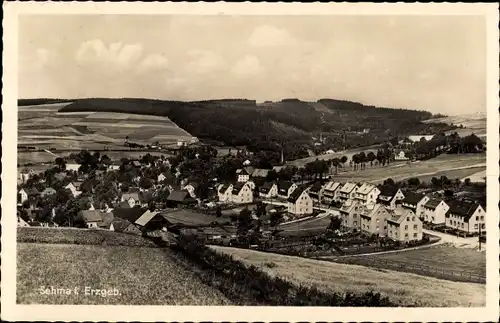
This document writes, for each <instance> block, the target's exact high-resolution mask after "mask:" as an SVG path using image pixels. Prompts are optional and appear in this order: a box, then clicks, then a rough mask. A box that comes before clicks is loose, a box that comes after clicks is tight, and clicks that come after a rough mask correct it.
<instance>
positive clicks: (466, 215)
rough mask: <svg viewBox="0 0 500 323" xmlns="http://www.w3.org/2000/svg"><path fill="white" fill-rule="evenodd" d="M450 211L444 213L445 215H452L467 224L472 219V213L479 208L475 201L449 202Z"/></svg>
mask: <svg viewBox="0 0 500 323" xmlns="http://www.w3.org/2000/svg"><path fill="white" fill-rule="evenodd" d="M448 205H449V206H450V209H449V210H448V212H446V215H447V216H449V215H450V214H454V215H457V216H460V217H462V218H463V219H464V221H465V222H468V221H469V219H470V218H471V217H472V215H473V214H474V212H476V210H477V208H478V207H479V206H480V205H479V203H477V202H475V201H466V200H462V201H457V200H451V201H449V202H448Z"/></svg>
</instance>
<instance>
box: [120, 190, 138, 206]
mask: <svg viewBox="0 0 500 323" xmlns="http://www.w3.org/2000/svg"><path fill="white" fill-rule="evenodd" d="M121 202H127V203H128V205H130V207H134V206H136V205H140V199H139V193H138V192H126V193H122V198H121Z"/></svg>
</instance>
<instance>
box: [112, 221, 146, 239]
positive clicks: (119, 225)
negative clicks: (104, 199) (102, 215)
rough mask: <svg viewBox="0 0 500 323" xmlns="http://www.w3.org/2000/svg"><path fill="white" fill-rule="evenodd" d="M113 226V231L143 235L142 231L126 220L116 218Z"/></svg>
mask: <svg viewBox="0 0 500 323" xmlns="http://www.w3.org/2000/svg"><path fill="white" fill-rule="evenodd" d="M111 224H112V225H113V229H114V231H115V232H122V233H129V234H136V235H142V232H141V230H139V228H138V227H137V226H135V225H134V224H133V223H131V222H130V221H127V220H125V219H122V218H114V219H113V221H112V222H111Z"/></svg>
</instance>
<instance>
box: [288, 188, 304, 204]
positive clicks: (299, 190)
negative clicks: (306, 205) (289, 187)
mask: <svg viewBox="0 0 500 323" xmlns="http://www.w3.org/2000/svg"><path fill="white" fill-rule="evenodd" d="M305 189H306V188H305V187H304V186H302V187H298V188H296V189H295V190H294V191H293V192H292V194H290V197H289V198H288V202H290V203H295V202H297V200H298V199H299V197H300V196H301V195H302V193H303V192H304V191H305Z"/></svg>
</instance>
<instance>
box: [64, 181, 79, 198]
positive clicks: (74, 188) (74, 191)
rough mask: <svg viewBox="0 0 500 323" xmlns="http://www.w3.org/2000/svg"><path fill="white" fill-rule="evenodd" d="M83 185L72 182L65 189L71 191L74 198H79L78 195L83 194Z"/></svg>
mask: <svg viewBox="0 0 500 323" xmlns="http://www.w3.org/2000/svg"><path fill="white" fill-rule="evenodd" d="M81 185H82V182H71V183H69V184H68V185H66V186H64V188H65V189H68V190H70V191H71V194H72V195H73V197H77V196H78V195H80V194H82V191H81V189H80V187H81Z"/></svg>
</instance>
